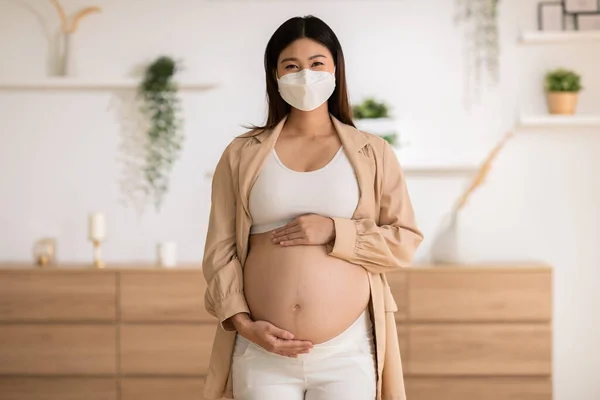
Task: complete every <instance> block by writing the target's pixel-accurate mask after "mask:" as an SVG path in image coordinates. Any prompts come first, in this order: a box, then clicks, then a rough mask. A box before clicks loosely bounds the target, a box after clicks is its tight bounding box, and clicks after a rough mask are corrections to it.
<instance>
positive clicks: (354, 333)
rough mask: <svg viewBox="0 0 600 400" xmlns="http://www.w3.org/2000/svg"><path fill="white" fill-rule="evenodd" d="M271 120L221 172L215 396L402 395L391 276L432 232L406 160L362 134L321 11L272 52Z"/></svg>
mask: <svg viewBox="0 0 600 400" xmlns="http://www.w3.org/2000/svg"><path fill="white" fill-rule="evenodd" d="M265 73H266V82H267V94H268V100H269V114H268V119H267V123H266V125H265V126H263V127H259V128H256V129H253V130H252V131H250V132H248V133H246V134H244V135H242V136H240V137H238V138H236V139H234V140H233V141H232V142H231V144H230V145H229V146H228V147H227V149H226V150H225V151H224V153H223V155H222V157H221V159H220V161H219V163H218V165H217V168H216V170H215V175H214V178H213V187H212V207H211V213H210V221H209V228H208V235H207V240H206V248H205V256H204V261H203V271H204V275H205V278H206V281H207V284H208V287H207V291H206V296H205V304H206V308H207V310H208V311H209V312H210V313H211V314H212V315H214V316H215V317H217V318H218V320H219V322H220V327H219V328H218V329H217V332H216V336H215V341H214V345H213V352H212V356H211V360H210V367H209V371H208V376H207V379H206V383H205V389H204V396H205V397H206V398H209V399H219V398H221V397H223V396H226V397H228V398H235V399H242V400H303V399H306V400H375V399H378V400H379V399H386V400H392V399H393V400H400V399H404V398H405V394H404V382H403V379H402V367H401V361H400V351H399V347H398V338H397V333H396V325H395V321H394V314H393V313H394V311H396V310H397V308H396V304H395V302H394V299H393V297H392V295H391V292H390V289H389V286H388V284H387V280H386V277H385V273H386V272H391V271H394V270H397V269H399V268H402V267H406V266H408V265H410V263H411V260H412V257H413V254H414V252H415V250H416V249H417V247H418V245H419V243H420V242H421V240H422V235H421V233H420V232H419V230H418V228H417V226H416V223H415V218H414V214H413V209H412V206H411V202H410V199H409V195H408V192H407V189H406V185H405V181H404V178H403V174H402V171H401V168H400V166H399V164H398V160H397V158H396V155H395V154H394V152H393V151H392V149H391V148H390V146H389V145H388V143H387V142H386V141H384V140H383V139H381V138H379V137H377V136H374V135H371V134H368V133H364V132H361V131H359V130H357V129H356V128H355V127H354V125H353V122H352V117H351V111H350V106H349V103H348V95H347V88H346V77H345V65H344V56H343V53H342V49H341V46H340V43H339V41H338V39H337V37H336V35H335V34H334V33H333V31H332V30H331V29H330V28H329V26H327V25H326V24H325V23H324V22H323V21H321V20H320V19H318V18H315V17H311V16H309V17H303V18H300V17H297V18H292V19H290V20H288V21H287V22H285V23H284V24H283V25H281V26H280V27H279V28H278V29H277V31H276V32H275V33H274V34H273V36H272V37H271V39H270V41H269V43H268V44H267V49H266V52H265Z"/></svg>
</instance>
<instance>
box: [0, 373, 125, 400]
mask: <svg viewBox="0 0 600 400" xmlns="http://www.w3.org/2000/svg"><path fill="white" fill-rule="evenodd" d="M0 400H117V382H116V379H111V378H59V377H47V378H45V377H36V378H28V377H0Z"/></svg>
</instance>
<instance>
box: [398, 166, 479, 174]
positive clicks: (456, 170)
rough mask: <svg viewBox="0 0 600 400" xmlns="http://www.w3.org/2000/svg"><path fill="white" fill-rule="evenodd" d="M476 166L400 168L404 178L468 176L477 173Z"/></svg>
mask: <svg viewBox="0 0 600 400" xmlns="http://www.w3.org/2000/svg"><path fill="white" fill-rule="evenodd" d="M477 170H478V166H477V165H467V164H463V165H458V164H457V165H451V164H449V165H410V164H406V165H403V166H402V171H403V172H404V174H405V175H406V176H461V175H465V176H470V175H472V174H474V173H475V172H477Z"/></svg>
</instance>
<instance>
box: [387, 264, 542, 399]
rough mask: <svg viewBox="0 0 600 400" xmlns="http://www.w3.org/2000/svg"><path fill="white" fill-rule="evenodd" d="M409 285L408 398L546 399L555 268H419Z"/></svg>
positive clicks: (406, 321) (405, 361) (407, 273)
mask: <svg viewBox="0 0 600 400" xmlns="http://www.w3.org/2000/svg"><path fill="white" fill-rule="evenodd" d="M401 274H402V275H404V277H403V278H401V279H398V278H395V279H393V278H392V279H390V282H391V283H390V284H391V286H392V288H393V283H392V282H396V281H401V282H404V281H406V283H405V284H403V287H405V288H406V289H405V290H406V292H405V293H401V292H400V291H399V290H398V288H396V289H395V292H394V295H395V296H398V297H404V298H405V299H406V300H405V301H406V309H407V312H406V317H405V318H404V319H403V320H402V323H403V324H406V326H407V333H406V342H407V345H406V347H407V350H406V351H404V353H403V364H404V373H405V379H406V391H407V398H408V400H413V399H418V400H440V399H444V400H464V399H476V400H551V399H552V322H551V320H552V273H551V269H550V268H547V267H543V266H520V267H513V268H500V267H494V266H487V267H480V268H477V267H435V268H432V267H429V268H427V267H421V268H414V269H410V270H406V271H402V273H401Z"/></svg>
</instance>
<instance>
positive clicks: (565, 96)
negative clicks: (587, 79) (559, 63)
mask: <svg viewBox="0 0 600 400" xmlns="http://www.w3.org/2000/svg"><path fill="white" fill-rule="evenodd" d="M545 86H546V92H547V97H548V110H549V111H550V114H566V115H572V114H575V109H576V107H577V98H578V94H579V91H581V90H582V89H583V88H582V86H581V77H580V76H579V75H578V74H577V73H575V72H573V71H570V70H567V69H564V68H558V69H555V70H552V71H549V72H548V73H547V74H546V84H545Z"/></svg>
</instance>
